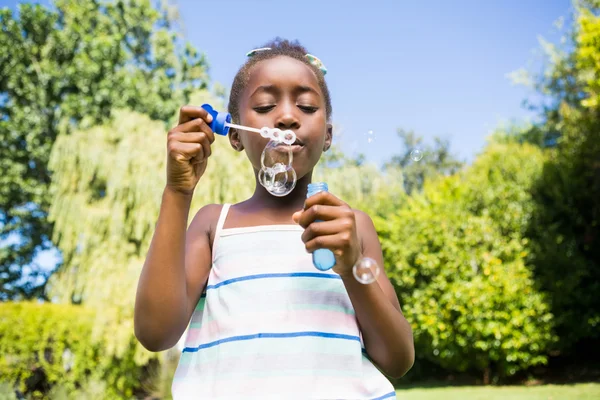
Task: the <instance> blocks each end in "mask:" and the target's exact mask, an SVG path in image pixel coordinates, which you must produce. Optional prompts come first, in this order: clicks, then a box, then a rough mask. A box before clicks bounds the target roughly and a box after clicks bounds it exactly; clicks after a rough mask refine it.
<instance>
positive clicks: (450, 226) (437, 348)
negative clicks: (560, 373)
mask: <svg viewBox="0 0 600 400" xmlns="http://www.w3.org/2000/svg"><path fill="white" fill-rule="evenodd" d="M500 160H502V162H499V161H500ZM542 160H543V157H541V152H540V150H537V149H535V148H533V147H530V146H529V147H528V146H520V145H510V146H500V145H498V146H497V147H492V148H490V149H488V150H487V152H486V153H484V155H483V156H482V157H481V158H480V159H479V160H478V161H477V162H476V163H475V165H473V166H472V167H471V168H469V169H468V170H467V171H465V173H464V174H460V175H455V176H452V177H447V178H440V179H438V180H436V181H431V182H429V183H426V184H425V187H424V191H423V194H422V195H413V196H412V197H410V198H409V199H408V200H407V203H406V206H405V207H403V208H402V209H400V210H398V211H397V212H396V213H395V214H394V215H391V216H388V218H386V219H383V218H379V219H377V220H376V224H377V228H378V230H379V233H380V236H381V238H382V242H383V250H384V257H385V260H386V263H387V264H386V266H387V268H388V273H389V275H390V278H391V279H392V281H393V283H394V284H395V287H396V289H397V292H398V295H399V297H400V299H401V302H402V304H403V309H404V313H405V315H406V317H407V318H408V319H409V321H410V322H411V324H412V326H413V330H414V336H415V344H416V347H417V357H423V358H425V359H428V360H430V361H434V362H435V363H437V364H439V365H441V366H442V367H444V368H446V369H448V370H457V371H479V372H484V373H489V372H491V373H493V374H494V375H495V376H499V377H501V376H507V375H512V374H514V373H516V372H517V371H519V370H522V369H526V368H528V367H530V366H533V365H538V364H542V363H545V362H546V354H547V350H548V349H549V346H550V345H551V344H552V343H553V341H554V337H553V335H552V314H551V313H550V312H549V307H548V305H547V300H546V299H545V297H544V296H543V295H542V294H541V293H539V292H538V291H537V289H536V285H535V281H534V280H533V277H532V274H531V271H530V270H529V269H528V268H527V267H526V265H525V260H526V256H527V251H528V250H527V243H528V242H527V240H526V239H525V238H523V236H522V235H521V234H520V228H519V224H520V223H522V221H523V219H526V216H527V213H528V210H527V207H526V203H527V194H526V193H527V189H528V187H529V186H530V185H531V183H532V180H533V179H534V178H535V176H536V173H537V172H538V171H539V169H540V164H541V161H542ZM488 180H489V183H488ZM529 202H531V200H530V199H529ZM515 228H516V229H515Z"/></svg>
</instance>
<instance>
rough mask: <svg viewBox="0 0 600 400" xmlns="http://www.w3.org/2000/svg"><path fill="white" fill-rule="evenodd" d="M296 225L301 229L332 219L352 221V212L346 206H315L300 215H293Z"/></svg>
mask: <svg viewBox="0 0 600 400" xmlns="http://www.w3.org/2000/svg"><path fill="white" fill-rule="evenodd" d="M293 218H294V219H295V220H296V221H297V223H298V224H299V225H300V226H302V227H303V228H305V229H306V228H307V227H308V226H309V225H310V224H312V223H313V222H314V221H316V220H321V221H331V220H334V219H348V220H352V221H353V220H354V212H353V211H352V209H351V208H350V207H348V206H346V205H344V206H333V205H323V204H315V205H313V206H311V207H310V208H308V209H306V210H305V211H303V212H302V213H301V214H299V215H298V214H295V216H294V217H293Z"/></svg>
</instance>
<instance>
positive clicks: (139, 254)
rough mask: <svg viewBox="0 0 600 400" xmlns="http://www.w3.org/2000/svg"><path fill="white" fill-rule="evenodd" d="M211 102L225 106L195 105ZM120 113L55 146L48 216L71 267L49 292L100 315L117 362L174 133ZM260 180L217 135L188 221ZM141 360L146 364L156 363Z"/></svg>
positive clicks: (201, 97)
mask: <svg viewBox="0 0 600 400" xmlns="http://www.w3.org/2000/svg"><path fill="white" fill-rule="evenodd" d="M206 101H211V102H212V103H213V104H215V103H216V102H217V100H216V99H214V98H212V99H211V98H210V96H209V95H208V94H207V93H205V92H202V93H198V94H196V95H194V96H192V100H191V103H192V104H202V103H203V102H206ZM114 115H115V118H114V119H113V121H112V122H109V123H107V124H104V125H101V126H98V127H95V128H91V129H88V130H81V131H76V132H73V133H72V134H71V135H62V136H59V137H58V139H57V141H56V144H55V146H54V148H53V151H52V154H51V159H50V167H51V170H52V172H53V180H52V185H51V197H52V205H51V208H50V214H49V215H50V219H51V221H52V222H54V224H55V230H54V241H55V243H56V244H57V246H58V248H59V249H60V250H61V252H62V253H63V257H64V265H63V266H62V267H61V269H60V270H59V271H58V272H57V273H56V274H54V275H53V276H52V277H51V279H50V281H49V283H48V294H49V297H50V298H51V299H52V300H53V301H56V302H65V303H69V302H74V303H81V304H84V305H85V306H86V307H91V308H93V309H94V310H96V315H97V320H96V324H95V329H94V332H95V336H96V337H97V338H103V339H104V340H106V341H107V346H108V348H107V353H108V354H114V355H116V356H119V355H121V354H123V352H124V351H126V350H127V349H128V346H129V345H130V344H131V340H132V338H133V309H134V299H135V290H136V287H137V280H138V278H139V274H140V272H141V268H142V265H143V262H144V258H145V256H146V251H147V249H148V247H149V245H150V240H151V238H152V234H153V231H154V226H155V223H156V220H157V217H158V211H159V207H160V201H161V195H162V190H163V188H164V186H165V183H166V169H165V168H166V135H167V130H166V129H165V124H164V123H163V122H161V121H153V120H151V119H150V118H149V117H148V116H146V115H143V114H139V113H136V112H133V111H126V110H120V111H115V113H114ZM253 183H254V178H253V176H252V171H251V169H250V168H249V166H248V164H247V161H246V159H245V156H244V155H243V154H240V153H237V152H235V151H234V150H233V149H232V148H231V147H230V145H229V142H228V140H227V138H225V137H221V136H218V137H217V138H216V140H215V143H214V144H213V154H212V156H211V158H210V159H209V165H208V169H207V172H206V174H205V176H204V177H203V178H202V180H201V181H200V183H199V185H198V187H197V189H196V193H195V195H194V199H193V203H192V211H191V212H190V218H191V217H192V216H193V214H194V211H195V210H197V209H198V208H199V207H201V206H202V205H204V204H208V203H214V202H217V203H222V202H236V201H239V200H242V199H244V198H246V197H247V196H248V195H250V194H251V191H252V189H253ZM139 350H142V349H141V347H140V348H139ZM139 355H140V358H139V361H140V362H143V361H144V359H145V358H146V357H147V356H148V354H147V353H146V352H144V351H140V352H139Z"/></svg>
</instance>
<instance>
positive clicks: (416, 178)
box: [385, 129, 462, 194]
mask: <svg viewBox="0 0 600 400" xmlns="http://www.w3.org/2000/svg"><path fill="white" fill-rule="evenodd" d="M398 137H400V140H402V143H403V152H402V153H401V154H399V155H395V156H393V157H392V159H391V160H390V161H389V162H387V163H386V164H385V168H390V167H392V166H396V167H399V168H401V169H402V173H403V175H404V187H405V189H406V192H407V193H409V194H410V193H412V192H413V191H415V190H421V189H422V188H423V185H424V183H425V181H426V180H427V179H429V178H432V177H434V176H436V175H439V174H442V175H446V176H448V175H451V174H453V173H455V172H456V171H458V170H459V169H460V168H461V166H462V163H461V162H460V161H458V160H457V159H456V157H455V156H453V155H452V154H451V153H450V142H449V141H448V140H443V139H441V138H439V137H436V138H435V139H434V144H433V146H432V145H426V144H424V143H423V138H422V137H420V136H417V135H416V134H415V133H414V132H412V131H405V130H403V129H398ZM414 150H419V151H420V152H421V156H422V158H421V159H419V160H415V159H413V155H412V154H414V153H412V152H413V151H414Z"/></svg>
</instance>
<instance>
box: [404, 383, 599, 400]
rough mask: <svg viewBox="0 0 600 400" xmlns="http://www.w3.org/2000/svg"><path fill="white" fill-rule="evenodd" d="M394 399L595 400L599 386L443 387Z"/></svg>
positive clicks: (408, 392) (414, 390)
mask: <svg viewBox="0 0 600 400" xmlns="http://www.w3.org/2000/svg"><path fill="white" fill-rule="evenodd" d="M397 394H398V399H399V400H401V399H407V400H434V399H435V400H438V399H442V400H458V399H460V400H501V399H502V400H505V399H509V400H512V399H515V400H597V399H600V383H584V384H577V385H543V386H505V387H504V386H503V387H493V386H486V387H476V386H463V387H445V388H411V389H399V390H397Z"/></svg>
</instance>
